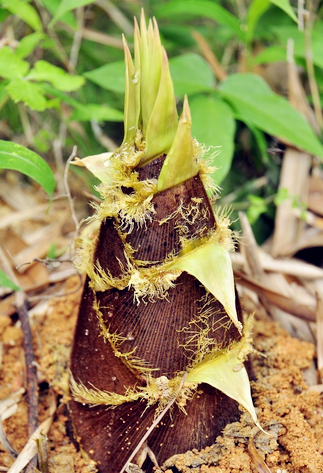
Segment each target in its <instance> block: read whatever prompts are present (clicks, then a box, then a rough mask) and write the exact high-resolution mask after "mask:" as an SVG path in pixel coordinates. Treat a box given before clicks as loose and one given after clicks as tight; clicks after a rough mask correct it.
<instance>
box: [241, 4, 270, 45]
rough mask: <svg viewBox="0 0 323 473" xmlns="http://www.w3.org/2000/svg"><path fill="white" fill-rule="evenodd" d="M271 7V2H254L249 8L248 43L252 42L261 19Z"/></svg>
mask: <svg viewBox="0 0 323 473" xmlns="http://www.w3.org/2000/svg"><path fill="white" fill-rule="evenodd" d="M269 6H270V2H269V0H253V1H252V2H251V4H250V6H249V8H248V13H247V34H246V39H247V41H248V42H250V41H252V39H253V34H254V31H255V28H256V26H257V23H258V20H259V18H260V17H261V16H262V15H263V14H264V13H265V11H266V10H268V8H269Z"/></svg>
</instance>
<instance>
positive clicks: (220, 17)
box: [155, 0, 244, 38]
mask: <svg viewBox="0 0 323 473" xmlns="http://www.w3.org/2000/svg"><path fill="white" fill-rule="evenodd" d="M155 15H156V18H157V19H158V18H171V19H172V18H174V17H176V16H177V15H192V16H194V17H195V18H196V17H201V16H205V17H207V18H211V19H212V20H214V21H216V22H217V23H220V24H221V25H225V26H227V27H228V28H230V29H231V30H232V31H233V32H234V33H235V34H237V35H238V36H240V37H241V38H242V37H243V36H244V34H243V32H242V29H241V26H240V21H239V19H238V18H237V17H235V16H234V15H232V14H231V13H229V12H228V10H226V9H225V8H223V7H221V6H220V5H217V4H216V3H214V2H212V1H209V0H199V1H198V2H196V1H194V0H171V1H169V2H166V3H164V4H163V5H162V6H160V7H159V8H157V11H156V12H155Z"/></svg>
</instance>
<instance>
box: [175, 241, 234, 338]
mask: <svg viewBox="0 0 323 473" xmlns="http://www.w3.org/2000/svg"><path fill="white" fill-rule="evenodd" d="M171 269H181V270H182V271H186V272H187V273H189V274H191V275H192V276H195V277H196V279H198V280H199V281H200V282H201V283H202V284H203V285H204V286H205V287H206V289H207V290H208V291H210V292H211V294H213V296H214V297H215V298H216V299H217V300H218V301H220V302H221V304H222V305H223V307H224V309H225V310H226V312H227V314H228V316H229V317H230V318H231V320H232V322H233V323H234V325H235V326H236V327H237V328H238V329H239V330H240V331H241V329H242V326H241V323H240V322H239V320H238V316H237V311H236V304H235V303H236V295H235V288H234V277H233V270H232V265H231V259H230V256H229V253H228V251H227V250H226V249H225V248H223V247H222V246H221V245H220V243H218V242H212V241H211V242H207V243H204V244H202V245H201V246H199V247H198V248H196V249H195V250H192V251H190V252H189V253H187V254H184V255H183V256H181V257H180V258H178V259H177V260H176V261H175V263H174V264H172V265H171Z"/></svg>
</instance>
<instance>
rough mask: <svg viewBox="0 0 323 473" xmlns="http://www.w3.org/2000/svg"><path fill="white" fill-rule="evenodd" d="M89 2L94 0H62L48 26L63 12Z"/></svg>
mask: <svg viewBox="0 0 323 473" xmlns="http://www.w3.org/2000/svg"><path fill="white" fill-rule="evenodd" d="M90 3H94V0H62V1H61V2H60V4H59V7H58V9H57V11H56V13H55V15H54V18H53V19H52V21H51V22H50V24H49V26H51V27H52V26H53V25H54V24H55V23H56V21H58V20H59V19H60V18H61V17H62V16H63V15H65V13H67V12H69V11H71V10H75V9H76V8H79V7H84V6H85V5H89V4H90Z"/></svg>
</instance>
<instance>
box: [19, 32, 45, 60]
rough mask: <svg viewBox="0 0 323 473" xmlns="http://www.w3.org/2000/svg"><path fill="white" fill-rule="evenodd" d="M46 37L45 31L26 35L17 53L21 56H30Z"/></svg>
mask: <svg viewBox="0 0 323 473" xmlns="http://www.w3.org/2000/svg"><path fill="white" fill-rule="evenodd" d="M44 37H45V35H44V33H40V32H36V33H32V34H29V35H28V36H25V37H24V38H22V40H21V41H20V43H19V45H18V47H17V49H16V55H17V56H18V57H20V58H22V59H23V58H25V57H27V56H29V54H30V53H32V52H33V50H34V49H35V48H36V46H38V45H39V43H40V42H41V40H42V39H43V38H44Z"/></svg>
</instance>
